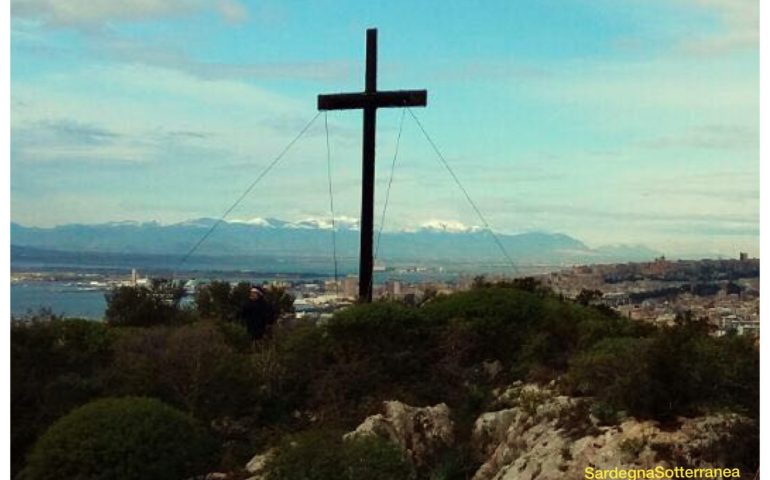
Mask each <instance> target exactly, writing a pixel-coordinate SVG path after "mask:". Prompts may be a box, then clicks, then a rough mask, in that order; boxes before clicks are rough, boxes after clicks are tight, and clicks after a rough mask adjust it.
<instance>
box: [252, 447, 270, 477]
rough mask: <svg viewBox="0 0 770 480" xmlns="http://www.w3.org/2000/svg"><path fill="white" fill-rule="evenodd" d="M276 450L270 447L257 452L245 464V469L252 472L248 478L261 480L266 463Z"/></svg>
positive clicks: (264, 473)
mask: <svg viewBox="0 0 770 480" xmlns="http://www.w3.org/2000/svg"><path fill="white" fill-rule="evenodd" d="M275 453H276V450H275V449H274V448H271V449H270V450H268V451H266V452H264V453H258V454H256V455H254V457H252V459H251V460H249V463H247V464H246V471H247V472H249V473H250V474H252V475H253V476H252V477H249V480H262V479H263V478H265V475H266V474H267V470H266V467H267V464H268V462H269V461H270V460H271V459H272V458H273V457H274V456H275Z"/></svg>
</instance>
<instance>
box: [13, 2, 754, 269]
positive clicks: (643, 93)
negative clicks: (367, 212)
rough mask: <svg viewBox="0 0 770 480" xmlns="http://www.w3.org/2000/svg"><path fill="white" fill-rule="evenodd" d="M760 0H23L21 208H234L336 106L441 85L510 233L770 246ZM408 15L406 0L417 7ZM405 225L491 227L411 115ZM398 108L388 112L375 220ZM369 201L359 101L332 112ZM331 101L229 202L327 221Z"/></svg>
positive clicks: (19, 48) (355, 180)
mask: <svg viewBox="0 0 770 480" xmlns="http://www.w3.org/2000/svg"><path fill="white" fill-rule="evenodd" d="M758 10H759V6H758V2H755V1H743V0H740V1H735V0H677V1H674V2H662V1H661V2H658V1H646V2H642V1H636V0H630V1H628V2H610V1H595V2H590V3H589V2H583V1H577V0H575V1H565V2H559V3H558V4H557V3H556V2H535V1H532V2H529V1H527V2H517V3H516V4H515V5H512V4H509V3H508V2H502V1H501V2H492V3H487V4H485V5H484V7H480V8H474V9H470V8H467V7H463V4H461V3H460V2H447V3H446V4H441V6H440V7H439V5H438V4H433V5H432V6H426V5H424V4H421V5H412V4H409V3H408V2H390V3H388V4H387V6H386V5H385V4H378V5H359V4H355V3H353V2H343V3H333V4H332V3H331V2H313V3H307V4H305V3H301V2H284V3H278V2H258V3H257V2H238V1H235V0H230V1H220V2H202V1H196V0H174V1H165V2H162V1H149V2H148V1H142V2H139V1H128V2H121V3H120V4H115V3H114V2H107V1H98V2H94V1H91V2H81V1H70V2H67V5H66V6H63V5H62V4H57V3H55V2H48V1H45V0H13V2H12V17H11V29H12V35H11V53H12V56H11V93H12V95H11V132H12V133H11V172H12V176H11V220H12V221H15V222H18V223H21V224H24V225H32V226H53V225H60V224H65V223H102V222H107V221H120V220H136V221H153V220H154V221H160V222H162V223H174V222H180V221H184V220H187V219H190V218H199V217H215V218H216V217H219V215H220V214H221V213H222V212H223V211H224V210H225V209H226V208H227V207H228V206H229V205H230V204H231V203H232V202H233V201H234V200H235V199H236V198H237V197H238V195H239V194H240V193H241V192H242V191H243V190H244V188H246V187H247V186H248V185H249V183H250V182H251V181H252V180H253V179H254V178H256V177H257V175H258V174H259V172H260V171H261V170H262V169H263V168H264V167H265V166H266V165H268V164H269V162H270V161H271V160H272V159H273V158H275V156H276V155H277V154H278V153H279V152H280V150H281V149H282V148H283V147H284V145H286V144H287V143H288V142H289V141H290V140H291V138H292V137H293V136H294V135H296V134H297V133H298V132H299V131H300V130H301V128H302V127H303V125H304V124H306V123H307V122H308V121H309V120H310V119H311V118H312V117H313V116H314V115H315V114H316V110H315V98H316V95H317V94H319V93H330V92H343V91H356V90H361V89H362V88H363V59H364V32H365V29H366V28H367V27H377V28H378V29H379V35H380V54H379V62H380V72H379V73H380V82H379V86H380V88H382V89H402V88H403V89H410V88H427V90H428V106H427V108H426V109H419V110H416V111H415V114H416V115H417V116H418V117H419V118H420V120H421V122H423V123H424V125H425V127H426V129H427V130H428V131H429V133H430V134H431V136H432V137H433V138H434V139H435V140H436V143H437V144H438V145H439V147H440V148H441V150H442V152H443V153H444V154H445V156H446V158H447V161H448V162H449V163H450V164H451V165H452V167H453V168H454V169H455V171H456V172H457V175H458V177H459V178H460V179H461V180H462V182H463V183H464V185H465V186H466V187H467V190H468V191H469V193H470V194H471V196H472V197H473V198H474V200H475V201H476V203H477V204H478V205H479V207H480V209H481V210H482V211H483V212H484V214H485V216H486V217H487V219H488V220H489V222H490V224H491V226H492V227H493V228H494V229H495V230H496V231H499V232H504V233H517V232H525V231H551V232H562V233H566V234H569V235H572V236H574V237H576V238H580V239H581V240H583V241H585V242H586V243H587V244H589V245H592V246H597V245H606V244H614V243H625V244H644V245H647V246H649V247H651V248H656V249H658V250H661V251H665V252H671V253H672V254H686V253H693V252H697V253H705V252H709V253H718V254H725V255H730V256H732V255H735V253H736V252H738V251H747V252H748V253H749V254H750V255H752V256H757V255H758V252H759V213H758V212H759V150H758V149H759V58H758V47H759V28H758V21H759V20H758ZM401 12H409V15H406V16H405V15H402V14H401ZM405 117H406V118H404V127H403V134H402V139H401V144H400V149H399V154H398V162H397V165H396V170H395V178H394V181H393V186H392V193H391V197H390V200H389V206H388V217H387V221H386V222H387V223H386V228H390V229H407V228H414V227H415V226H419V225H421V224H425V223H426V222H438V221H443V222H449V223H450V224H452V225H466V226H475V225H479V220H478V218H477V217H476V216H475V213H474V211H473V209H472V208H470V207H469V206H468V204H467V202H466V201H465V199H464V198H463V196H462V194H461V193H460V192H459V191H457V187H456V186H455V185H454V183H453V181H452V179H451V177H450V176H449V175H448V174H447V173H446V172H445V171H444V170H443V167H442V166H441V165H440V164H439V163H438V162H437V161H436V159H435V158H434V154H433V152H432V151H431V150H430V146H429V145H428V144H427V143H426V142H425V140H424V139H423V138H422V137H421V133H420V131H419V129H418V127H417V125H415V124H414V122H413V121H412V120H411V119H410V116H409V115H408V114H407V115H406V116H405ZM400 120H401V112H400V111H381V112H380V113H379V115H378V151H377V155H378V156H377V184H376V188H377V189H376V204H375V219H376V222H378V221H379V213H380V210H381V208H382V205H383V201H384V194H385V191H386V189H387V184H388V180H389V174H390V164H391V161H392V158H393V152H394V148H395V144H396V137H397V134H398V131H399V122H400ZM328 122H329V129H330V140H331V157H332V161H333V173H334V175H333V177H334V193H335V207H336V210H337V211H336V214H337V215H339V216H340V217H348V218H357V217H358V215H359V213H358V209H359V205H360V200H359V199H360V190H359V188H360V174H361V172H360V136H361V132H360V113H352V112H334V113H330V114H329V116H328ZM325 142H326V136H325V132H324V117H323V115H322V116H321V117H320V118H319V119H318V120H317V121H316V122H315V123H314V125H313V126H312V128H311V129H310V130H309V131H308V132H307V135H306V136H304V137H303V138H302V139H301V141H300V142H298V144H297V145H296V147H295V148H294V149H292V150H291V151H290V152H289V154H288V155H287V156H286V158H285V159H284V160H283V161H282V162H281V163H280V164H279V165H277V166H276V168H275V169H274V171H271V172H270V174H269V176H268V177H266V178H265V180H264V181H263V182H261V183H260V184H259V185H258V186H257V188H256V189H255V191H254V192H252V195H250V196H249V197H247V198H246V199H245V200H244V201H243V203H242V204H241V205H240V206H239V208H237V209H236V210H234V211H233V212H232V214H231V215H230V217H228V219H230V220H234V219H241V220H247V219H252V218H267V217H275V218H282V219H286V220H295V221H296V220H300V219H303V218H319V219H320V218H325V217H326V216H328V215H329V211H328V203H329V200H328V188H329V187H328V184H327V180H326V174H327V172H326V168H327V167H326V144H325Z"/></svg>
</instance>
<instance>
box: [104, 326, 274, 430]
mask: <svg viewBox="0 0 770 480" xmlns="http://www.w3.org/2000/svg"><path fill="white" fill-rule="evenodd" d="M250 360H251V359H250V357H249V356H248V355H246V354H243V353H239V352H237V351H235V350H234V349H233V348H232V347H231V346H230V345H228V343H227V342H226V339H225V337H224V335H223V334H222V333H221V330H220V328H219V326H218V325H214V324H213V323H207V322H197V323H194V324H191V325H184V326H178V327H163V326H160V327H152V328H130V329H121V332H120V336H119V338H118V340H117V341H116V344H115V365H114V368H113V375H114V378H113V384H114V391H115V392H116V393H118V394H121V395H141V396H152V397H156V398H160V399H162V400H163V401H165V402H167V403H170V404H172V405H174V406H178V407H181V408H183V409H184V410H186V411H187V412H189V413H191V414H193V415H195V416H197V417H200V418H205V419H212V418H216V417H221V416H234V417H237V416H240V415H244V414H250V413H254V411H255V410H256V409H257V408H258V404H259V399H260V395H259V387H260V384H261V382H260V379H259V378H258V376H257V373H258V372H257V371H256V369H255V368H253V363H252V362H251V361H250Z"/></svg>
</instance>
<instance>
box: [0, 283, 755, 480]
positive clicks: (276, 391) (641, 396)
mask: <svg viewBox="0 0 770 480" xmlns="http://www.w3.org/2000/svg"><path fill="white" fill-rule="evenodd" d="M228 288H229V285H228ZM276 292H277V295H278V298H279V301H280V302H284V303H286V302H288V300H287V299H290V297H287V296H285V295H284V294H282V293H280V291H276ZM284 293H285V292H284ZM222 298H224V297H222ZM281 298H282V299H283V300H280V299H281ZM286 304H287V305H288V303H286ZM199 308H200V306H199ZM218 315H219V314H216V315H214V316H218ZM125 323H126V322H118V323H117V324H118V325H121V327H120V328H113V325H114V324H103V323H98V322H86V321H69V320H67V321H65V320H60V319H51V320H49V321H31V322H25V323H21V322H14V323H13V324H12V337H11V338H12V382H13V384H12V415H13V424H12V438H13V441H12V442H13V443H12V445H13V447H12V448H13V461H14V472H16V471H18V469H19V467H20V465H21V460H20V459H23V457H24V453H25V452H26V451H27V449H28V448H29V446H30V445H31V444H32V442H33V441H34V440H35V438H36V437H37V436H38V435H40V433H41V432H42V431H44V430H45V428H47V427H48V426H49V425H50V424H51V423H52V422H53V421H54V420H56V419H57V418H59V417H60V416H61V415H63V414H65V413H66V412H67V411H69V410H70V409H72V408H75V407H77V406H79V405H82V404H83V403H85V402H88V401H90V400H92V399H93V398H97V397H105V396H124V395H141V396H152V397H155V398H158V399H160V400H162V401H164V402H166V403H168V404H170V405H173V406H175V407H178V408H180V409H182V410H184V411H186V412H188V413H192V414H193V415H194V416H195V417H197V418H199V419H201V420H204V421H206V422H207V423H208V422H213V424H216V425H224V426H225V427H224V428H223V429H222V430H221V431H220V433H222V432H223V431H224V430H229V431H232V432H235V433H234V434H233V435H235V436H230V435H229V433H222V436H221V438H222V439H223V440H227V441H230V440H232V438H236V439H237V440H236V441H237V442H241V443H239V444H238V445H237V448H238V449H240V448H242V449H243V451H244V452H248V451H250V452H253V451H255V450H256V449H257V448H256V445H257V444H258V445H259V446H266V445H272V444H274V443H275V440H276V439H277V438H280V437H281V435H282V434H283V433H285V432H292V431H298V430H301V429H304V428H308V426H310V425H312V426H313V428H337V429H344V430H349V429H351V428H353V427H355V426H356V425H357V424H358V423H359V422H360V421H361V420H362V419H363V418H364V417H366V416H367V415H371V414H373V413H376V412H377V411H379V409H380V406H381V402H382V401H383V400H387V399H393V398H397V399H398V400H401V401H404V402H406V403H409V404H413V405H429V404H435V403H439V402H446V403H447V404H448V405H449V406H450V407H451V408H452V410H453V417H454V420H455V422H456V425H457V426H458V442H460V443H462V442H467V441H469V439H468V438H463V435H466V437H467V436H469V435H470V426H471V424H472V422H473V421H474V419H475V418H476V417H477V416H478V414H479V413H481V412H483V411H485V410H486V409H487V408H489V407H490V402H492V401H493V399H494V395H493V393H492V392H493V391H494V389H496V388H500V387H505V386H507V385H510V382H511V381H512V380H516V379H522V380H540V381H550V380H553V379H557V378H559V379H560V382H559V385H561V386H562V387H563V388H564V389H565V390H566V393H570V394H576V395H589V396H592V397H593V398H594V400H593V403H592V404H590V403H586V404H585V405H583V407H581V408H583V410H585V411H590V412H592V413H593V414H594V415H595V416H597V417H599V418H600V420H601V421H602V422H604V423H613V422H616V421H617V420H618V419H620V418H621V417H622V414H623V413H625V414H630V415H636V416H641V417H645V418H654V419H659V420H667V419H671V418H673V417H675V416H677V415H687V414H697V413H701V412H704V411H708V410H712V409H726V410H739V411H741V412H742V413H746V414H747V415H749V416H751V417H754V418H756V417H757V416H758V385H759V377H758V352H757V347H756V346H755V344H754V343H753V340H752V339H751V338H748V337H740V336H735V335H728V336H724V337H720V338H715V337H712V336H711V335H710V332H709V331H708V329H707V328H705V326H704V325H703V324H701V323H699V322H695V321H692V319H689V318H687V317H684V318H681V319H680V322H679V324H678V325H676V326H674V327H670V328H662V329H659V328H655V327H652V326H649V325H645V324H641V323H639V322H632V321H630V320H628V319H626V318H621V317H619V316H617V315H615V314H613V313H612V312H607V311H604V310H602V309H600V308H596V307H592V306H584V305H579V304H577V303H574V302H569V301H564V300H562V299H560V298H558V297H556V296H555V295H553V294H552V293H550V292H549V291H548V290H546V289H544V288H542V286H540V285H538V284H537V283H536V282H531V281H524V280H523V281H521V282H518V283H517V282H512V283H511V284H507V285H490V284H487V283H485V282H483V281H480V282H479V286H478V287H477V288H474V289H472V290H471V291H468V292H463V293H457V294H453V295H448V296H444V295H438V296H435V297H433V298H431V299H430V301H428V302H426V303H424V304H422V306H419V307H418V306H407V305H403V304H398V303H393V302H375V303H373V304H365V305H356V306H354V307H351V308H349V309H346V310H344V311H340V312H337V313H336V314H335V316H334V317H333V318H332V319H331V320H330V321H329V322H328V323H327V324H326V325H321V326H311V325H300V326H295V327H289V326H278V327H277V328H276V329H275V331H274V335H272V336H271V337H269V338H266V339H265V340H263V341H261V342H259V343H258V345H257V347H256V348H253V347H252V345H251V342H250V340H249V338H248V336H247V335H246V332H245V330H244V329H243V328H242V327H241V326H240V325H237V324H235V323H233V322H226V321H209V320H207V321H203V320H198V321H196V322H194V323H190V324H186V323H181V324H180V323H173V324H171V325H169V324H166V325H156V326H152V327H149V328H148V327H147V326H142V327H141V328H138V327H125V326H122V325H124V324H125ZM127 323H131V321H129V322H127ZM140 323H141V324H142V325H146V324H145V323H142V322H140ZM161 323H163V322H161ZM492 361H494V363H493V364H494V365H497V366H496V367H495V368H494V370H495V373H493V374H490V371H489V369H487V368H485V365H484V364H485V362H486V365H490V364H491V363H490V362H492ZM565 374H566V375H565ZM578 413H580V412H578ZM578 417H579V415H578V414H577V413H576V415H575V418H578ZM572 423H575V422H572ZM228 425H229V426H228ZM243 425H247V426H246V427H243ZM233 426H234V427H233ZM231 427H233V428H231ZM573 427H574V428H573V430H575V431H579V430H580V429H581V428H583V427H585V425H578V424H577V423H576V424H575V425H573ZM217 428H218V429H219V427H217ZM571 428H572V427H571ZM236 430H237V431H240V432H241V433H237V432H236ZM218 431H219V430H218ZM463 432H465V433H463ZM236 434H237V435H240V436H237V435H236ZM335 441H336V440H335ZM231 447H233V445H231V444H230V445H228V447H227V448H231ZM346 448H348V447H346ZM235 450H237V449H233V451H235ZM239 451H240V450H239ZM292 451H296V450H292ZM244 455H246V454H244ZM461 457H462V455H460V456H458V457H457V458H455V459H451V458H449V459H447V460H446V461H445V462H444V463H445V465H444V466H443V467H441V468H443V470H442V471H445V472H451V471H458V472H466V473H467V472H469V471H471V470H472V467H473V465H472V464H470V463H467V462H465V461H464V460H463V461H460V460H462V458H461ZM458 459H460V460H458ZM238 462H241V463H240V464H242V461H241V457H240V456H239V457H238V459H236V460H234V461H233V463H232V464H239V463H238ZM228 464H229V463H228ZM450 476H451V475H450ZM447 478H449V477H447ZM452 478H454V477H452Z"/></svg>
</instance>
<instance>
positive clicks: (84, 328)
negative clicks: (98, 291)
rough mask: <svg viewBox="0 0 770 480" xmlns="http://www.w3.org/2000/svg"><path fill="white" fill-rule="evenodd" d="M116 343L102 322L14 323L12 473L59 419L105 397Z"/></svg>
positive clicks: (34, 320) (49, 320) (35, 320)
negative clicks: (93, 399)
mask: <svg viewBox="0 0 770 480" xmlns="http://www.w3.org/2000/svg"><path fill="white" fill-rule="evenodd" d="M113 341H114V335H112V332H111V331H110V329H109V328H108V327H107V326H106V325H105V324H103V323H101V322H93V321H89V320H75V319H70V320H62V319H59V318H56V317H53V318H40V317H34V318H31V319H28V320H26V321H13V322H11V418H12V419H13V421H12V423H11V457H12V471H13V472H17V471H18V470H19V468H20V467H21V465H22V463H23V461H24V456H25V454H26V451H27V449H28V448H29V447H30V446H31V445H32V443H33V442H34V441H35V439H36V438H37V437H38V436H39V435H40V434H41V433H42V432H43V431H44V430H45V429H46V428H48V426H49V425H50V424H51V423H52V422H53V421H54V420H56V419H57V418H58V417H60V416H61V415H63V414H64V413H66V412H67V411H69V410H71V409H72V408H74V407H76V406H78V405H81V404H83V403H85V402H87V401H89V400H90V399H92V398H95V397H97V396H99V395H102V394H103V392H104V391H105V388H106V384H107V380H108V377H109V371H108V369H109V364H110V362H111V359H112V344H113Z"/></svg>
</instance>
